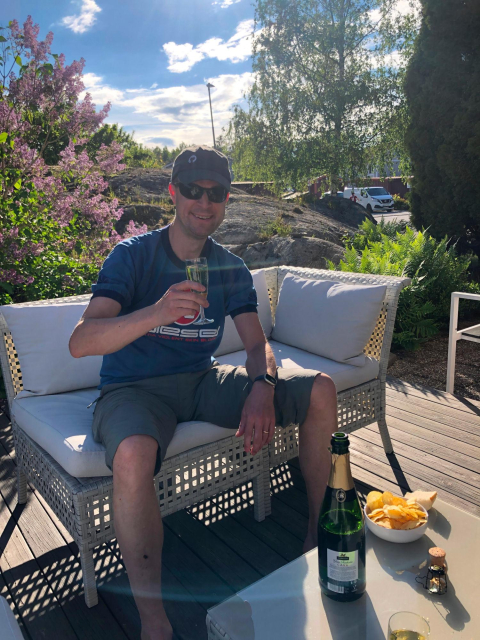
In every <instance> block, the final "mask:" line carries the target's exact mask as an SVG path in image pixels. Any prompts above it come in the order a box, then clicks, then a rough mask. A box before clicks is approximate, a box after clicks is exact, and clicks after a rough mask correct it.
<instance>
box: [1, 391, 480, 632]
mask: <svg viewBox="0 0 480 640" xmlns="http://www.w3.org/2000/svg"><path fill="white" fill-rule="evenodd" d="M387 397H388V411H387V415H388V424H389V428H390V433H391V436H392V440H393V442H394V448H395V454H393V455H391V456H389V457H387V456H385V454H384V451H383V448H382V446H381V441H380V436H379V434H378V430H377V428H376V425H373V426H371V427H368V428H364V429H361V430H360V431H358V432H357V433H356V434H355V435H353V436H351V451H352V456H351V457H352V462H353V474H354V477H355V480H356V484H357V489H358V490H359V492H360V494H361V496H365V494H366V493H367V492H368V491H369V490H370V489H371V488H377V489H382V490H387V489H389V490H391V491H394V492H397V493H399V492H401V491H405V490H407V489H409V488H410V489H412V490H413V489H415V488H435V489H436V490H437V491H438V494H439V496H440V497H441V498H442V499H443V500H445V501H446V502H451V503H454V504H456V505H457V506H459V507H461V508H462V509H464V510H466V511H469V512H470V513H473V514H475V515H476V516H477V517H480V403H478V402H475V401H472V400H467V399H464V398H458V397H455V396H451V395H448V394H445V393H442V392H439V391H435V390H433V389H427V388H425V387H414V386H412V385H408V384H405V383H402V382H401V381H399V380H395V379H392V380H390V382H389V386H388V394H387ZM272 495H273V514H272V516H270V517H269V518H267V519H266V520H265V521H264V522H261V523H258V522H255V520H254V519H253V509H252V506H251V496H250V493H249V490H248V487H243V488H239V489H238V491H236V492H234V493H231V494H229V495H219V496H218V497H216V498H215V499H213V500H209V501H208V502H205V503H201V504H199V505H197V506H195V507H194V508H192V509H189V510H187V511H183V512H179V513H176V514H173V515H171V516H168V517H167V518H165V520H164V524H165V546H164V554H163V580H164V586H163V589H164V596H165V600H166V609H167V613H168V615H169V617H170V620H171V621H172V624H173V626H174V629H175V633H176V638H177V640H180V639H181V640H202V639H204V638H206V627H205V615H206V611H207V609H208V608H209V607H211V606H212V605H214V604H215V603H218V602H220V601H222V600H223V599H225V598H227V597H229V596H230V595H232V594H233V593H235V592H236V591H238V590H239V589H242V588H244V587H246V586H248V585H250V584H251V583H252V582H255V581H256V580H258V579H259V578H261V577H262V576H265V575H267V574H269V573H271V572H272V571H274V570H275V569H277V568H278V567H281V566H282V565H284V564H286V563H287V562H290V561H291V560H293V559H294V558H296V557H297V556H299V555H300V554H301V552H302V541H303V538H304V537H305V533H306V524H307V500H306V494H305V486H304V482H303V478H302V475H301V473H300V470H299V466H298V460H297V459H296V460H293V461H292V462H291V463H289V464H288V465H285V466H283V467H281V468H278V469H275V470H274V471H272ZM0 553H1V559H0V571H1V573H0V593H1V594H2V595H3V596H5V597H6V598H7V600H8V601H9V603H10V606H11V607H12V609H13V610H14V612H15V615H16V616H17V619H18V620H19V623H20V625H21V628H22V631H23V633H24V636H25V638H29V639H31V640H37V639H42V640H48V639H53V638H55V639H57V638H58V639H59V640H74V639H79V640H97V639H98V640H105V639H108V640H120V639H121V640H125V639H126V638H131V639H138V638H139V629H140V626H139V618H138V614H137V611H136V607H135V604H134V602H133V598H132V595H131V592H130V589H129V585H128V579H127V575H126V572H125V569H124V567H123V564H122V560H121V556H120V553H119V550H118V547H117V545H116V544H115V543H114V542H112V543H111V544H108V545H105V546H103V547H100V548H99V549H97V552H96V567H97V579H98V583H99V593H100V601H99V604H98V606H96V607H94V608H92V609H87V607H86V606H85V603H84V600H83V591H82V586H81V573H80V566H79V562H78V552H77V549H76V546H75V544H74V543H73V541H72V539H71V537H70V536H69V534H68V533H67V532H66V531H65V529H64V528H63V527H62V525H61V523H60V522H59V521H58V520H57V519H56V518H55V516H53V514H52V513H51V511H50V509H49V507H48V506H47V505H46V504H45V503H44V501H43V500H42V497H41V496H40V495H39V494H38V493H34V492H30V494H29V499H28V503H27V505H25V506H24V507H19V506H16V486H15V455H14V451H13V446H12V437H11V432H10V427H9V423H8V419H7V418H6V416H0ZM0 636H1V633H0Z"/></svg>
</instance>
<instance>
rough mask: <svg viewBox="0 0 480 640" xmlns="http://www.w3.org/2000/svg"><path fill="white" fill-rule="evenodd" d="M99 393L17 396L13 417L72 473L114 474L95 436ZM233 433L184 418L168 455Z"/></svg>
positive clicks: (82, 474) (76, 392) (206, 423)
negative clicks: (90, 405) (94, 405)
mask: <svg viewBox="0 0 480 640" xmlns="http://www.w3.org/2000/svg"><path fill="white" fill-rule="evenodd" d="M98 394H99V392H98V390H97V389H95V388H94V389H82V390H80V391H71V392H69V393H59V394H56V395H49V396H34V397H30V398H16V399H15V400H14V401H13V403H12V414H13V418H14V420H15V422H16V423H17V424H18V425H19V426H20V427H21V428H22V429H23V430H24V431H25V433H26V434H27V435H29V436H30V438H32V440H34V441H35V442H36V443H37V444H39V445H40V446H41V447H42V448H43V449H45V451H47V452H48V453H49V454H50V455H51V456H52V458H53V459H54V460H56V461H57V462H58V463H59V464H60V465H61V466H62V467H63V468H64V469H65V471H67V473H69V474H70V475H72V476H74V477H77V478H81V477H86V478H91V477H95V476H111V475H112V472H111V471H110V469H109V468H108V467H107V465H106V464H105V447H104V446H103V445H102V444H99V443H98V442H95V441H94V439H93V435H92V419H93V407H91V408H90V409H87V405H89V404H90V402H93V400H95V398H97V397H98ZM233 434H234V431H233V430H232V429H224V428H223V427H217V426H216V425H214V424H211V423H210V422H200V421H192V422H182V423H180V424H178V425H177V428H176V430H175V435H174V436H173V439H172V441H171V443H170V445H169V447H168V449H167V453H166V456H165V457H166V458H170V457H172V456H174V455H177V454H179V453H182V452H183V451H187V450H188V449H193V448H194V447H198V446H200V445H203V444H208V443H209V442H215V441H216V440H221V439H222V438H227V437H228V436H231V435H233Z"/></svg>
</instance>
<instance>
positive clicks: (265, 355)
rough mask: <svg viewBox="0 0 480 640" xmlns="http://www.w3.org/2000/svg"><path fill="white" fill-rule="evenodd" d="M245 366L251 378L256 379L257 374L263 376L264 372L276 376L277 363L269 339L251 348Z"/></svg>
mask: <svg viewBox="0 0 480 640" xmlns="http://www.w3.org/2000/svg"><path fill="white" fill-rule="evenodd" d="M245 367H246V369H247V373H248V375H249V377H250V378H251V380H255V378H256V377H257V376H261V375H263V374H264V373H268V374H270V375H271V376H275V374H276V372H277V363H276V362H275V356H274V355H273V351H272V349H271V347H270V345H269V344H268V342H267V341H265V342H263V343H262V342H261V343H259V344H257V345H255V346H254V347H253V348H252V349H250V351H249V353H248V356H247V361H246V363H245Z"/></svg>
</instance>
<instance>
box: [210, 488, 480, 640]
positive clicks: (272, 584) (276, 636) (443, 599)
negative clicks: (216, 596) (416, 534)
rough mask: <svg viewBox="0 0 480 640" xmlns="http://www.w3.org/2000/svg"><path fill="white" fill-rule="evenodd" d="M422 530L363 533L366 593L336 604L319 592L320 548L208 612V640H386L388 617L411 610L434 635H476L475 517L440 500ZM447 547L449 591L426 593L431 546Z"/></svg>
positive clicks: (478, 524)
mask: <svg viewBox="0 0 480 640" xmlns="http://www.w3.org/2000/svg"><path fill="white" fill-rule="evenodd" d="M435 507H436V509H432V510H431V511H430V512H429V516H430V517H429V527H428V529H427V532H426V534H425V535H424V536H423V537H422V538H421V539H420V540H417V541H416V542H411V543H409V544H393V543H390V542H385V541H384V540H381V539H380V538H377V537H376V536H374V535H373V534H371V533H370V532H369V531H367V591H366V593H365V595H364V596H362V597H361V598H360V599H359V600H356V601H355V602H350V603H340V602H336V601H334V600H331V599H330V598H327V597H326V596H323V595H322V594H321V592H320V587H319V585H318V555H317V549H314V550H313V551H310V552H309V553H307V554H305V555H303V556H301V557H300V558H297V559H296V560H294V561H293V562H290V563H289V564H287V565H285V566H284V567H282V568H281V569H278V570H277V571H275V572H274V573H272V574H270V575H269V576H266V577H265V578H262V580H259V581H258V582H256V583H255V584H253V585H251V586H250V587H247V588H246V589H243V591H240V592H239V593H238V594H236V595H235V596H233V597H232V598H229V599H228V600H226V601H225V602H223V603H221V604H219V605H217V606H215V607H212V608H211V609H209V611H208V614H207V628H208V638H209V640H220V639H221V640H385V637H386V634H387V627H388V620H389V618H390V616H391V615H392V614H393V613H395V612H397V611H413V612H415V613H418V614H420V615H422V616H424V617H425V618H428V619H429V621H430V627H431V640H445V639H446V638H462V640H478V639H479V638H480V553H479V544H480V519H478V518H475V517H474V516H471V515H469V514H468V513H465V512H464V511H461V510H460V509H456V508H455V507H453V506H451V505H448V504H446V503H445V502H442V501H440V500H437V502H436V503H435ZM435 546H438V547H442V548H443V549H445V551H446V552H447V564H448V567H449V569H448V580H449V584H448V592H447V593H446V594H445V595H443V596H433V595H430V594H429V593H428V592H427V591H426V590H425V589H423V587H422V586H421V585H419V584H418V583H417V582H416V581H415V577H416V576H417V575H420V576H424V575H426V572H427V571H426V560H427V558H428V549H429V548H430V547H435Z"/></svg>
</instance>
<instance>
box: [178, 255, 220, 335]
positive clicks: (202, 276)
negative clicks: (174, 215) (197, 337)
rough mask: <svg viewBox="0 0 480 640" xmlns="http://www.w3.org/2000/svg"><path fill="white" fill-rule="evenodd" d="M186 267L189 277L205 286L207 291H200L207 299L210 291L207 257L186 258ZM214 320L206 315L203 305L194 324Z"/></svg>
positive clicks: (208, 322)
mask: <svg viewBox="0 0 480 640" xmlns="http://www.w3.org/2000/svg"><path fill="white" fill-rule="evenodd" d="M185 267H186V272H187V279H188V280H192V281H193V282H199V283H200V284H203V286H204V287H205V291H202V292H201V293H200V295H201V296H203V297H204V298H205V299H206V298H207V293H208V263H207V259H206V258H191V259H189V260H185ZM211 322H214V321H213V320H209V319H208V318H206V317H205V311H204V309H203V307H202V306H201V307H200V315H199V316H198V318H197V319H196V320H195V322H194V323H193V324H210V323H211Z"/></svg>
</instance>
